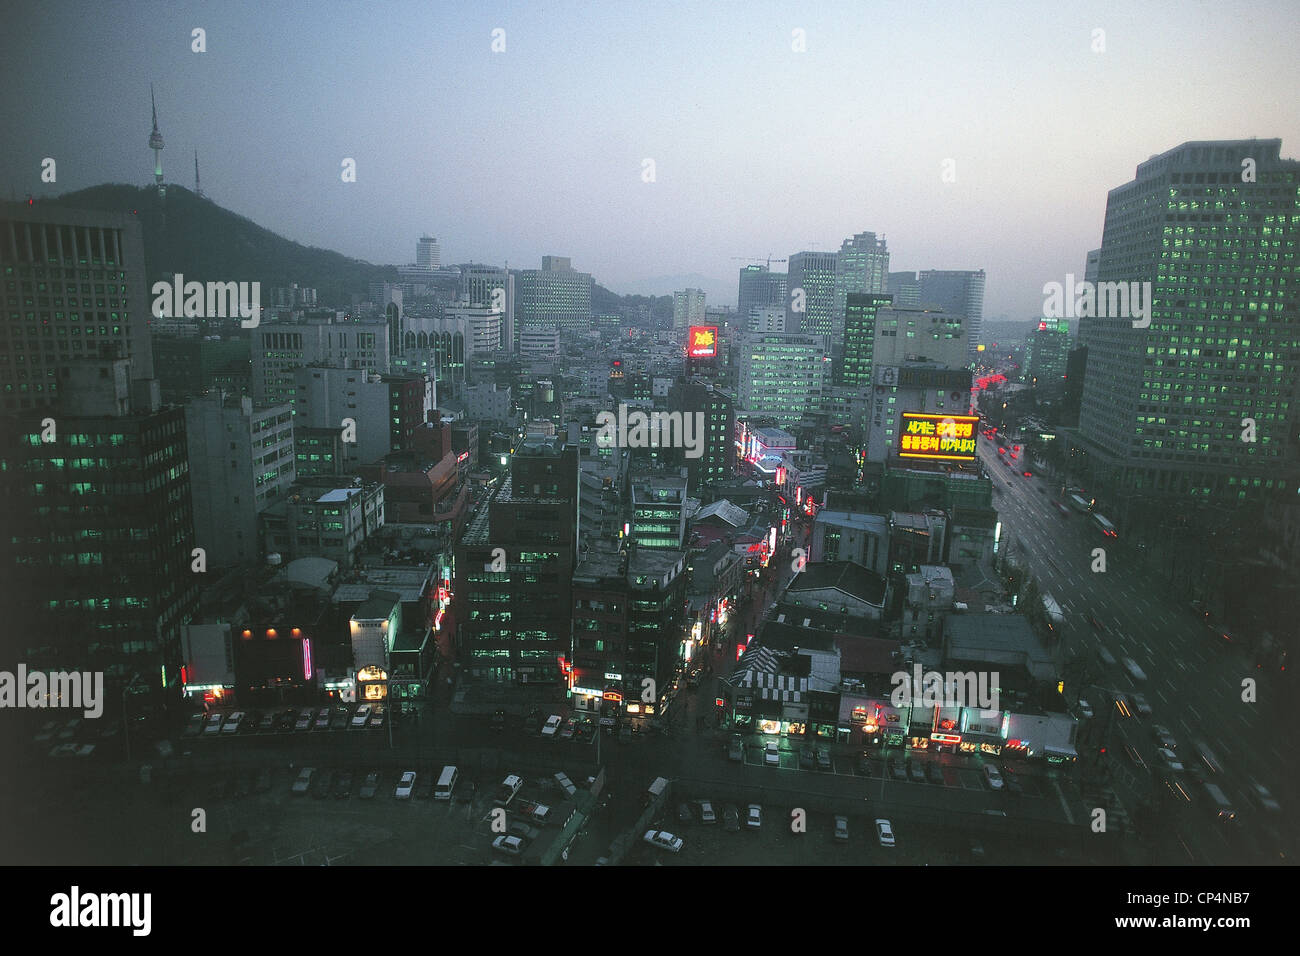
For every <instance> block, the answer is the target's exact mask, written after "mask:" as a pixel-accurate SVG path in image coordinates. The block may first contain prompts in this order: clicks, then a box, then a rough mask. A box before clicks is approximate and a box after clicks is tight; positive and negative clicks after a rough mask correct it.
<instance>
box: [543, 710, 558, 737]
mask: <svg viewBox="0 0 1300 956" xmlns="http://www.w3.org/2000/svg"><path fill="white" fill-rule="evenodd" d="M562 721H563V718H562V717H561V716H560V715H559V714H551V716H549V717H547V718H546V723H545V724H544V725H543V726H542V736H543V737H547V738H552V739H553V738H554V737H555V735H556V733H558V732H559V730H560V724H561V723H562Z"/></svg>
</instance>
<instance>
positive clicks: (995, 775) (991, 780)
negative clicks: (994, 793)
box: [984, 763, 1003, 790]
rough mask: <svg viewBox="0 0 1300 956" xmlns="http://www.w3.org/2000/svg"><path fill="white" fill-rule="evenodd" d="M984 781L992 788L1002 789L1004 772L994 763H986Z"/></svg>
mask: <svg viewBox="0 0 1300 956" xmlns="http://www.w3.org/2000/svg"><path fill="white" fill-rule="evenodd" d="M984 782H985V783H987V784H988V785H989V789H990V790H1001V789H1002V786H1003V783H1002V772H1001V771H1000V770H998V768H997V767H995V766H993V764H991V763H986V764H985V765H984Z"/></svg>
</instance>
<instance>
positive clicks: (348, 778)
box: [334, 770, 352, 800]
mask: <svg viewBox="0 0 1300 956" xmlns="http://www.w3.org/2000/svg"><path fill="white" fill-rule="evenodd" d="M350 796H352V771H351V770H340V771H339V772H338V773H337V774H335V775H334V799H335V800H346V799H347V798H348V797H350Z"/></svg>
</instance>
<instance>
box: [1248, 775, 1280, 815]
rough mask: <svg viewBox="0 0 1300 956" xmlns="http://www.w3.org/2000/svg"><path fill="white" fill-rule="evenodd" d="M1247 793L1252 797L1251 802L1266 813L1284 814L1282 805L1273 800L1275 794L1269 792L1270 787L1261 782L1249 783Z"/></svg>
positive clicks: (1251, 781) (1252, 781) (1253, 781)
mask: <svg viewBox="0 0 1300 956" xmlns="http://www.w3.org/2000/svg"><path fill="white" fill-rule="evenodd" d="M1246 792H1247V793H1248V794H1249V795H1250V802H1251V803H1253V804H1254V805H1255V806H1257V807H1258V808H1259V809H1260V810H1263V811H1264V812H1265V813H1281V812H1282V805H1281V804H1280V803H1278V802H1277V800H1275V799H1274V798H1273V794H1272V793H1271V792H1270V791H1269V789H1268V787H1266V786H1264V785H1263V784H1262V783H1260V782H1259V781H1257V780H1249V781H1247V783H1246Z"/></svg>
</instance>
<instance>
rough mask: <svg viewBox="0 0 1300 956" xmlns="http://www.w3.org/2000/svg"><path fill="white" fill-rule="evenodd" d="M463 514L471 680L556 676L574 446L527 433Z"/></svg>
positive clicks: (566, 640) (563, 638) (531, 680)
mask: <svg viewBox="0 0 1300 956" xmlns="http://www.w3.org/2000/svg"><path fill="white" fill-rule="evenodd" d="M509 467H510V474H509V475H508V476H507V477H506V479H505V481H504V482H503V483H502V484H501V485H500V487H499V488H498V489H497V490H496V492H495V493H494V494H493V495H492V497H491V498H490V499H489V501H488V502H487V506H486V507H484V508H481V509H480V510H479V512H478V514H477V515H476V516H475V517H474V518H473V519H472V520H471V521H470V523H469V526H468V527H467V528H466V530H465V534H464V535H463V537H462V538H461V542H460V545H459V547H458V548H457V555H456V586H455V589H454V592H455V594H456V597H457V601H458V602H461V603H460V604H459V605H458V606H460V607H463V608H465V609H466V612H465V614H464V616H463V619H461V620H458V622H457V644H458V655H457V656H458V659H459V660H460V662H461V666H462V673H463V674H465V675H466V677H467V679H468V680H470V681H473V682H479V683H488V684H495V685H499V686H500V685H504V686H512V685H517V684H539V683H541V684H547V683H549V684H553V685H559V684H560V682H561V670H560V665H559V661H560V659H561V658H565V657H567V656H568V654H569V646H570V630H571V629H570V624H571V616H572V612H573V605H572V600H571V594H572V586H573V569H574V564H575V555H576V535H577V526H578V498H579V492H578V448H577V446H576V445H565V444H564V443H563V442H562V441H558V440H553V439H551V440H548V439H542V438H529V439H526V440H525V441H524V443H523V444H522V445H520V446H519V448H518V449H517V450H516V452H515V453H514V455H513V456H512V457H511V458H510V459H509Z"/></svg>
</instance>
